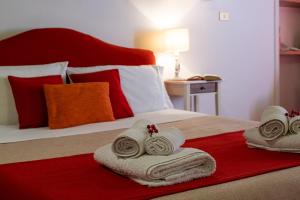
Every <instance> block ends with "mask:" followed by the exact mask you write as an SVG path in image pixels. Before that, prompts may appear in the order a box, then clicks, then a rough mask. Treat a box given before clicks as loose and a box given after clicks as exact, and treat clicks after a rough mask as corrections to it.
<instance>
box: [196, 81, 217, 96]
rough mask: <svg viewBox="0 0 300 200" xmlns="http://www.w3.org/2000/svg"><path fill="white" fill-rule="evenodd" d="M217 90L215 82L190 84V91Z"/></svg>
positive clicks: (204, 91) (205, 91)
mask: <svg viewBox="0 0 300 200" xmlns="http://www.w3.org/2000/svg"><path fill="white" fill-rule="evenodd" d="M216 91H217V83H216V82H213V83H194V84H191V85H190V93H191V94H197V93H210V92H216Z"/></svg>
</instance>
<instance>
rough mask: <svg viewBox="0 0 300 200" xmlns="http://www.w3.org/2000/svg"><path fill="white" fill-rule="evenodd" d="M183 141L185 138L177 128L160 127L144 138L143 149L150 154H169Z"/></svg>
mask: <svg viewBox="0 0 300 200" xmlns="http://www.w3.org/2000/svg"><path fill="white" fill-rule="evenodd" d="M184 142H185V138H184V136H183V134H182V133H181V132H180V130H179V129H178V128H168V129H161V130H160V131H159V133H157V134H153V135H152V137H148V138H147V139H146V140H145V149H146V152H147V153H148V154H151V155H170V154H172V153H174V152H175V151H177V150H178V149H179V148H180V146H181V145H183V143H184Z"/></svg>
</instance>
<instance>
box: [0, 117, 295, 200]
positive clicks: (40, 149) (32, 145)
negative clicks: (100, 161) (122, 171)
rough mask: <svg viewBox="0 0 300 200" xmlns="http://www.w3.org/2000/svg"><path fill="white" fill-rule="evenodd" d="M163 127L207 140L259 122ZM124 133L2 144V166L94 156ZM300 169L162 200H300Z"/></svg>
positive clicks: (216, 120)
mask: <svg viewBox="0 0 300 200" xmlns="http://www.w3.org/2000/svg"><path fill="white" fill-rule="evenodd" d="M160 126H161V127H173V126H175V127H177V128H180V129H181V130H182V132H183V133H184V135H185V137H186V139H191V138H198V137H204V136H208V135H214V134H218V133H224V132H229V131H235V130H241V129H249V128H253V127H257V126H258V123H257V122H250V121H240V120H233V119H228V118H222V117H213V116H207V117H199V118H193V119H188V120H183V121H178V122H172V123H166V124H162V125H160ZM121 131H122V130H115V131H109V133H110V134H97V133H92V134H87V135H76V136H69V137H61V138H51V139H41V140H34V141H26V142H18V143H10V144H0V163H2V164H3V163H13V162H19V161H28V160H38V159H45V158H54V157H62V156H69V155H76V154H82V153H92V152H94V151H95V150H96V149H97V148H98V147H99V146H102V145H105V144H107V143H110V142H112V141H113V139H114V138H115V137H116V136H117V135H118V134H119V133H120V132H121ZM299 174H300V167H295V168H290V169H286V170H281V171H276V172H272V173H268V174H263V175H260V176H255V177H251V178H246V179H242V180H238V181H233V182H229V183H224V184H219V185H214V186H210V187H205V188H199V189H195V190H190V191H186V192H181V193H177V194H173V195H168V196H164V197H160V198H158V199H162V200H166V199H172V200H176V199H178V200H179V199H180V200H187V199H191V200H192V199H203V200H205V199H209V200H215V199H216V200H217V199H218V200H219V199H222V200H227V199H228V200H232V199H236V200H239V199H243V200H248V199H249V200H253V199H262V200H264V199H272V200H277V199H278V200H281V199H289V200H292V199H295V200H296V199H299V198H298V197H299V196H300V189H299V185H300V176H299Z"/></svg>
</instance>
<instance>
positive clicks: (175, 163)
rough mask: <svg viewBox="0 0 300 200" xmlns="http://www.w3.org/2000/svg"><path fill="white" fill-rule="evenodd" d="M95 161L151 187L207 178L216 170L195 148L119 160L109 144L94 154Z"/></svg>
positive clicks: (201, 152) (212, 160) (209, 158)
mask: <svg viewBox="0 0 300 200" xmlns="http://www.w3.org/2000/svg"><path fill="white" fill-rule="evenodd" d="M94 159H95V160H96V161H97V162H99V163H101V164H103V165H105V166H106V167H108V168H110V169H111V170H113V171H115V172H117V173H119V174H121V175H125V176H128V177H129V178H131V179H132V180H134V181H136V182H138V183H140V184H142V185H148V186H150V187H156V186H164V185H172V184H176V183H181V182H186V181H190V180H193V179H197V178H201V177H207V176H210V175H211V174H213V173H214V172H215V170H216V162H215V159H214V158H213V157H212V156H210V155H209V154H208V153H206V152H204V151H201V150H199V149H194V148H182V149H180V150H178V151H176V152H175V153H174V154H172V155H169V156H154V155H148V154H144V155H142V156H140V157H138V158H129V159H119V158H118V157H117V156H116V155H115V154H113V152H112V151H111V144H108V145H106V146H103V147H100V148H99V149H97V150H96V152H95V153H94Z"/></svg>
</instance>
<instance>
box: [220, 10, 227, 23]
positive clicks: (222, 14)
mask: <svg viewBox="0 0 300 200" xmlns="http://www.w3.org/2000/svg"><path fill="white" fill-rule="evenodd" d="M229 19H230V14H229V12H224V11H220V12H219V20H220V21H229Z"/></svg>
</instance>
